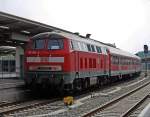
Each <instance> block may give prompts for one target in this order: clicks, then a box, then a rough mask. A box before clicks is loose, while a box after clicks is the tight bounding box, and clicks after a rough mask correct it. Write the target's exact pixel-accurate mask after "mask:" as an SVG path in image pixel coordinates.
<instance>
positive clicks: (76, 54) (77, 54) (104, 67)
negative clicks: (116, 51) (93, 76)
mask: <svg viewBox="0 0 150 117" xmlns="http://www.w3.org/2000/svg"><path fill="white" fill-rule="evenodd" d="M69 43H70V40H69V39H67V38H65V39H64V49H63V50H47V49H43V50H32V49H30V44H32V42H31V41H30V42H29V45H28V48H27V49H26V51H25V56H26V57H37V56H39V57H49V56H51V57H64V63H50V62H33V63H27V62H26V60H25V67H26V71H28V70H29V66H31V65H32V66H33V65H35V66H39V65H61V66H62V69H63V72H78V71H80V72H85V71H109V70H111V71H118V70H132V69H136V68H137V67H140V65H115V64H112V62H111V55H110V52H109V50H108V55H104V54H97V53H96V52H81V51H74V50H71V49H70V46H69ZM45 48H47V47H45ZM118 56H119V55H118ZM104 58H106V61H104ZM130 59H132V58H130ZM86 61H87V63H86ZM90 61H91V62H90Z"/></svg>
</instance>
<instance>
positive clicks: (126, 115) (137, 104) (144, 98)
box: [120, 94, 149, 117]
mask: <svg viewBox="0 0 150 117" xmlns="http://www.w3.org/2000/svg"><path fill="white" fill-rule="evenodd" d="M147 98H149V94H148V95H146V96H144V97H143V98H142V99H141V100H140V101H138V102H137V103H136V104H135V105H133V106H132V107H131V108H129V109H128V110H127V111H126V112H125V113H123V114H122V115H121V116H120V117H128V116H129V115H130V114H131V113H132V112H133V111H134V110H135V109H137V108H138V107H139V106H140V105H141V104H142V103H143V102H144V101H145V100H146V99H147Z"/></svg>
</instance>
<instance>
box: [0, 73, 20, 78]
mask: <svg viewBox="0 0 150 117" xmlns="http://www.w3.org/2000/svg"><path fill="white" fill-rule="evenodd" d="M16 77H17V73H16V72H0V79H3V78H9V79H10V78H16Z"/></svg>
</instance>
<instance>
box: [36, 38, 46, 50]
mask: <svg viewBox="0 0 150 117" xmlns="http://www.w3.org/2000/svg"><path fill="white" fill-rule="evenodd" d="M44 42H45V40H43V39H37V40H34V42H33V43H34V49H44Z"/></svg>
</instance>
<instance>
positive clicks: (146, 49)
mask: <svg viewBox="0 0 150 117" xmlns="http://www.w3.org/2000/svg"><path fill="white" fill-rule="evenodd" d="M147 54H148V46H147V45H144V55H145V76H147Z"/></svg>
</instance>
